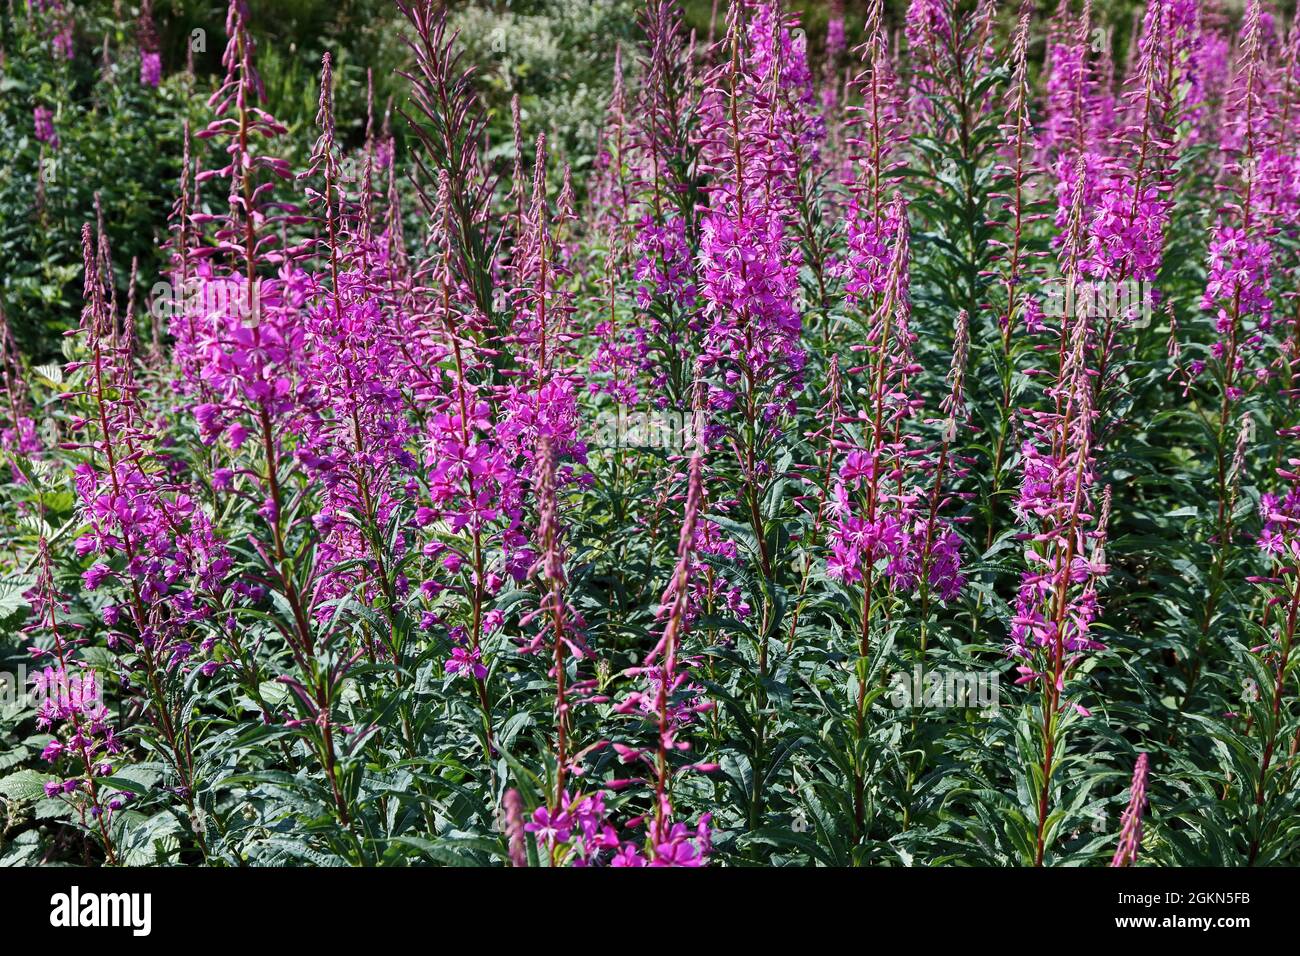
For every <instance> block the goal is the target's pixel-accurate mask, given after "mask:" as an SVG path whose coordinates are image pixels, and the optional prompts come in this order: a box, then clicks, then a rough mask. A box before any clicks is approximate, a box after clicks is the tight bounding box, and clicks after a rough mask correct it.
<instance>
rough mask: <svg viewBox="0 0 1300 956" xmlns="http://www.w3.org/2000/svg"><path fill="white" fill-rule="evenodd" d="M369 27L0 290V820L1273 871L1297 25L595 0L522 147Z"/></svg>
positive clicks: (441, 62) (1291, 575)
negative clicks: (585, 30) (152, 211)
mask: <svg viewBox="0 0 1300 956" xmlns="http://www.w3.org/2000/svg"><path fill="white" fill-rule="evenodd" d="M30 6H31V9H32V10H33V11H36V12H37V13H40V14H41V15H42V16H43V18H44V19H43V20H42V21H41V22H43V23H44V24H45V29H46V30H47V34H46V35H44V36H45V40H46V41H47V42H49V43H50V44H52V45H53V48H54V49H56V50H57V51H59V52H60V55H64V56H66V55H67V52H68V51H69V50H71V49H72V48H71V47H69V46H68V45H67V43H66V42H65V40H64V39H63V38H64V33H65V27H64V26H63V24H64V22H65V21H64V19H63V18H62V14H61V11H62V9H63V8H62V6H61V5H59V4H55V3H50V4H35V3H33V4H31V5H30ZM896 8H897V9H896ZM398 13H399V15H400V18H401V20H402V21H403V23H404V38H405V40H406V42H407V45H408V48H409V53H408V56H407V62H406V65H405V67H404V69H403V70H402V71H401V74H400V78H401V82H402V83H403V84H404V85H405V88H406V90H407V95H406V97H405V98H404V100H402V101H400V102H397V103H395V104H393V107H392V109H391V111H387V110H377V109H376V106H375V104H374V102H373V97H368V98H367V100H368V101H369V102H370V104H371V105H370V110H369V112H368V114H367V115H365V116H359V117H358V116H353V117H349V116H340V115H338V108H337V106H336V104H337V103H338V102H340V101H347V102H352V101H354V99H353V98H351V97H347V98H342V99H341V98H340V97H339V96H338V91H339V87H340V84H341V83H343V82H345V80H344V79H343V77H348V76H355V75H356V74H355V72H345V71H341V70H336V66H337V64H336V61H335V58H334V57H333V56H332V54H331V53H326V54H325V55H324V56H323V58H322V60H321V64H320V86H319V99H318V110H317V114H316V122H315V128H314V129H313V130H310V131H308V132H307V134H306V135H304V136H302V137H301V138H302V139H303V142H302V143H297V142H296V140H295V137H296V136H298V135H299V134H298V133H297V132H292V133H291V132H290V130H289V129H287V128H286V127H285V126H284V125H282V124H281V123H280V122H278V121H277V120H276V119H275V117H273V116H272V115H270V113H269V112H268V109H267V105H266V103H267V100H266V96H265V92H264V89H263V84H262V79H261V77H260V75H259V73H258V50H257V44H256V42H255V40H254V37H255V35H257V34H256V30H255V28H256V24H255V23H254V16H255V15H254V13H253V10H252V8H251V7H250V5H249V4H248V3H246V2H245V0H232V2H231V3H230V5H229V12H228V17H227V21H226V45H225V48H224V54H223V57H222V61H221V62H222V69H223V72H222V76H221V78H220V80H219V82H215V83H214V84H213V90H212V93H211V96H210V98H208V99H207V101H206V105H201V104H198V103H195V104H193V106H194V109H193V110H192V111H191V112H190V113H189V114H188V115H190V116H191V117H201V119H200V120H197V121H191V122H187V123H184V124H182V125H180V126H179V127H178V128H177V129H176V130H175V137H176V141H177V143H178V146H177V152H178V153H179V154H180V155H181V156H182V157H183V162H182V164H181V169H180V171H179V176H178V178H177V181H176V187H175V193H174V195H170V196H167V197H164V205H167V204H169V205H170V208H171V210H172V213H171V216H170V218H169V220H168V221H167V222H166V223H165V224H159V225H160V227H161V228H160V229H159V234H160V235H164V236H165V241H164V242H163V243H161V244H160V248H159V249H158V250H156V253H157V254H156V255H155V256H154V257H153V258H152V259H142V258H141V257H139V256H138V255H136V254H134V253H132V254H129V255H125V256H124V255H123V254H122V253H121V252H120V251H119V250H117V249H114V248H113V245H114V243H113V242H112V240H111V238H110V234H109V232H108V231H106V229H105V215H104V213H103V211H102V207H97V208H98V209H99V210H100V211H99V214H98V215H93V216H90V217H89V220H88V221H87V222H86V223H84V225H83V226H82V228H81V230H80V240H81V244H80V248H79V249H74V250H70V251H69V252H70V254H73V255H77V256H78V259H79V261H80V264H81V265H80V270H79V276H80V281H81V287H82V289H83V293H84V294H83V303H82V307H81V309H80V312H79V315H78V314H74V315H72V316H70V317H69V318H70V321H69V322H68V325H69V326H75V328H74V329H73V331H72V332H71V333H69V334H68V335H67V336H66V337H65V339H64V341H63V359H64V361H63V362H59V363H51V364H45V365H37V366H33V364H32V361H31V360H30V358H29V357H27V356H25V355H24V354H23V352H22V351H21V349H20V346H19V343H20V341H21V340H20V338H19V337H17V336H15V334H14V332H13V329H14V328H15V325H14V323H15V321H16V319H15V316H14V314H13V312H12V310H10V311H9V312H6V311H4V303H0V454H2V455H3V458H4V461H3V469H2V470H0V483H2V484H3V488H4V491H5V494H4V498H3V503H2V507H3V512H4V520H3V522H0V527H2V528H3V531H2V532H0V573H2V574H3V576H2V577H0V622H2V623H3V627H4V637H5V640H4V641H3V642H0V661H3V665H4V669H5V672H6V676H7V675H9V674H14V675H19V676H20V678H21V681H22V693H21V694H18V695H15V696H14V697H12V698H6V700H5V701H4V703H3V709H0V715H2V716H0V719H3V721H4V722H5V726H6V729H7V730H10V731H12V732H10V733H6V735H5V740H4V743H3V744H2V745H0V746H3V748H4V749H3V750H0V805H2V806H3V809H4V815H3V817H0V819H3V820H4V821H5V822H4V824H3V828H2V829H0V859H3V860H4V861H6V862H25V863H36V862H53V861H64V860H68V861H78V862H88V863H97V864H103V865H107V866H124V865H142V864H207V865H214V866H238V865H248V864H255V865H266V864H313V865H315V864H322V865H324V864H340V863H345V864H366V865H378V864H390V865H411V864H429V863H434V864H452V865H457V864H497V865H508V866H703V865H754V864H796V865H859V864H878V865H910V864H943V863H954V864H995V865H1025V866H1040V865H1043V866H1045V865H1096V866H1102V865H1107V864H1110V865H1114V866H1132V865H1190V864H1213V865H1264V864H1292V865H1294V864H1297V863H1300V855H1298V854H1300V850H1298V849H1297V848H1298V847H1300V825H1298V824H1297V821H1300V773H1298V771H1300V702H1298V700H1297V698H1298V696H1300V647H1297V625H1298V623H1300V453H1298V452H1297V450H1296V448H1297V445H1296V442H1297V440H1300V414H1297V411H1296V402H1297V396H1298V395H1300V383H1298V382H1297V378H1296V376H1297V373H1298V372H1300V364H1298V363H1300V352H1298V351H1297V350H1298V349H1300V298H1297V296H1296V295H1295V291H1294V286H1295V282H1296V279H1297V277H1298V276H1300V260H1298V259H1297V250H1298V249H1300V155H1298V154H1297V152H1296V144H1297V143H1298V142H1300V25H1297V24H1296V23H1295V22H1290V23H1288V22H1286V21H1285V20H1284V19H1283V17H1282V16H1281V14H1280V12H1279V11H1278V10H1276V9H1273V8H1272V7H1270V6H1269V5H1266V4H1263V3H1261V2H1258V0H1250V2H1248V3H1247V4H1246V5H1245V6H1244V9H1241V10H1240V11H1239V12H1237V13H1235V14H1231V15H1230V14H1229V13H1228V12H1227V11H1226V10H1223V9H1220V8H1219V7H1218V6H1217V5H1215V4H1212V3H1208V2H1195V0H1151V2H1149V3H1147V4H1146V5H1145V6H1144V7H1142V8H1141V9H1140V10H1139V12H1138V14H1137V16H1135V18H1134V20H1133V22H1132V26H1131V28H1129V27H1128V26H1127V25H1125V26H1124V28H1123V29H1121V30H1118V31H1114V30H1112V29H1111V27H1112V26H1113V25H1112V24H1110V23H1107V22H1104V21H1103V20H1101V19H1100V16H1099V11H1098V10H1097V9H1094V8H1093V7H1092V5H1091V3H1089V2H1088V0H1084V2H1082V3H1072V2H1070V0H1062V2H1061V3H1060V4H1059V6H1058V7H1057V8H1056V10H1055V11H1054V12H1053V13H1051V14H1050V15H1048V16H1042V15H1039V14H1037V13H1036V12H1035V5H1033V4H1028V3H1026V4H1024V5H1022V6H1021V7H1020V8H1019V9H1013V8H1011V7H1010V6H1008V5H1005V4H994V3H991V2H978V3H977V2H954V0H913V2H911V3H909V4H907V5H906V7H905V9H902V8H898V5H889V6H887V5H886V4H884V3H883V2H881V0H875V2H872V3H870V4H868V5H867V6H866V8H865V20H858V21H854V22H853V23H847V22H846V20H845V18H844V16H843V14H842V11H841V9H840V8H839V7H838V6H833V7H832V9H831V15H830V18H829V24H828V27H827V35H826V36H825V37H824V38H822V37H809V36H808V35H807V33H806V32H805V30H804V29H803V27H802V26H801V24H800V22H799V19H798V18H797V17H796V16H794V15H793V14H792V13H791V12H790V11H789V10H787V9H785V8H784V6H783V5H782V4H780V3H778V2H769V0H735V2H732V3H730V4H726V5H722V7H721V8H720V9H719V11H718V17H717V19H716V20H715V22H714V24H713V28H712V29H711V30H710V34H709V35H708V36H707V37H705V36H700V35H696V34H694V33H692V32H691V31H689V30H687V28H686V27H685V25H684V21H683V16H682V13H681V11H680V9H679V8H678V5H677V4H676V3H675V2H673V0H646V2H645V3H644V5H643V8H642V9H641V12H640V16H639V19H638V30H637V35H636V36H635V37H634V38H632V39H630V40H627V41H625V42H623V43H621V44H620V45H619V46H618V49H617V52H616V54H615V56H614V57H613V60H612V62H611V63H610V64H609V69H610V72H611V75H612V84H611V89H612V93H611V96H610V99H609V102H608V104H607V107H606V109H605V110H604V115H603V117H602V122H603V126H602V131H601V133H600V135H599V137H598V142H599V147H598V152H597V155H596V156H595V157H594V158H592V159H591V161H590V162H572V167H570V165H567V164H566V163H565V162H564V161H563V159H562V157H561V156H560V155H558V154H554V153H553V151H552V149H551V148H550V145H549V143H550V141H551V138H550V137H548V132H550V131H548V130H546V129H544V128H542V129H538V128H536V121H537V118H536V117H531V116H528V115H527V112H526V110H525V109H524V108H523V106H521V104H520V102H519V100H518V99H516V101H515V103H514V104H513V109H512V111H511V115H510V116H509V117H508V118H509V120H510V124H511V126H512V128H513V136H508V137H507V138H506V140H505V141H504V142H489V141H488V134H487V130H488V129H489V128H498V126H500V125H501V124H498V125H497V126H492V127H490V125H489V122H488V120H489V117H488V114H487V112H486V107H485V106H484V105H483V103H482V102H481V101H480V99H479V95H478V89H479V87H478V79H477V78H476V77H475V75H474V74H473V72H472V71H471V70H469V69H468V68H467V67H466V66H465V64H464V61H463V60H462V50H463V45H462V38H460V37H458V36H457V35H456V34H455V33H454V31H452V30H451V29H450V28H449V26H448V24H447V22H446V20H445V19H444V17H443V15H442V14H441V13H440V12H439V9H438V8H436V7H435V5H431V4H425V3H423V2H419V0H410V2H407V0H401V2H399V4H398ZM895 14H897V15H896V16H895ZM139 16H140V21H139V26H138V31H137V32H138V38H137V42H138V48H139V51H138V52H139V60H138V67H139V81H140V83H141V84H143V85H144V86H145V87H148V88H153V87H156V86H158V85H159V84H160V83H165V80H163V79H161V77H160V74H161V61H160V60H159V57H158V39H157V32H156V28H155V27H154V24H153V21H152V19H151V11H150V9H149V6H148V5H147V4H146V5H145V6H144V7H143V8H142V9H141V11H140V14H139ZM74 55H75V51H74ZM186 89H192V85H191V86H187V87H186ZM56 92H57V91H56ZM50 96H51V97H55V98H56V99H57V96H56V93H54V92H51V93H50ZM58 107H59V104H58V103H57V102H53V101H51V102H46V101H44V100H43V101H41V102H39V103H37V104H35V108H34V111H33V112H32V113H31V115H30V117H26V116H25V118H24V122H27V121H28V120H30V124H31V129H30V136H31V137H32V138H33V139H32V141H33V142H38V143H40V144H41V147H40V148H42V149H45V150H47V151H53V150H57V149H58V148H59V136H60V122H61V116H62V115H63V114H61V113H60V111H59V108H58ZM542 119H543V121H544V119H545V118H542ZM395 126H399V127H404V128H403V130H402V137H403V139H402V140H401V142H404V143H405V144H406V146H405V147H403V146H402V145H401V144H400V143H399V138H398V137H396V136H395V135H394V127H395ZM506 128H510V127H506ZM358 130H364V133H363V134H360V135H358V133H357V131H358ZM349 131H350V132H349ZM292 155H298V156H302V157H305V159H304V161H303V162H302V163H301V164H297V165H295V164H291V163H290V162H289V161H288V160H286V159H284V158H283V157H285V156H292ZM570 159H571V161H572V158H570ZM133 260H134V262H133ZM150 261H156V262H163V263H166V267H165V271H164V274H163V275H161V276H158V277H156V278H157V279H158V280H159V282H160V283H161V284H162V285H161V286H154V285H153V283H152V281H151V280H152V279H153V278H155V277H150V276H147V275H142V274H140V273H141V270H142V269H148V268H150V266H149V265H148V263H149V262H150ZM142 263H143V264H142ZM131 273H135V274H136V275H137V281H133V282H132V283H131V285H130V286H129V290H130V291H125V292H124V291H123V288H122V287H120V286H119V281H120V278H121V277H122V276H124V275H128V274H131ZM151 286H152V287H153V289H154V291H153V294H151V295H150V296H148V297H146V296H143V295H140V294H139V293H138V290H139V289H144V288H150V287H151ZM5 686H12V685H10V684H6V685H5Z"/></svg>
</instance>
